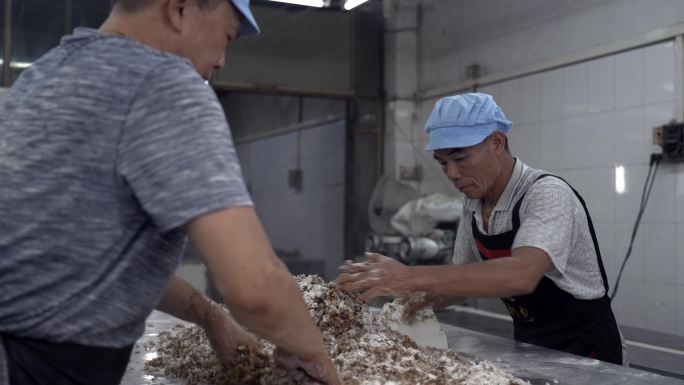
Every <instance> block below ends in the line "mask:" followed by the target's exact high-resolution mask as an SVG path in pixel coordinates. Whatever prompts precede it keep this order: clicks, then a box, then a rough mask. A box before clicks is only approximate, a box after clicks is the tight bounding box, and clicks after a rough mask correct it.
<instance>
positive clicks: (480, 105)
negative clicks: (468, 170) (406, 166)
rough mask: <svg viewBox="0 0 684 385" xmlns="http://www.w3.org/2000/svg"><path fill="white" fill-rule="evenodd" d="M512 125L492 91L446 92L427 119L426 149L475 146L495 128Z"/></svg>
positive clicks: (505, 129) (504, 129)
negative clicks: (450, 93)
mask: <svg viewBox="0 0 684 385" xmlns="http://www.w3.org/2000/svg"><path fill="white" fill-rule="evenodd" d="M512 125H513V122H511V121H510V120H508V119H506V115H504V113H503V111H501V108H499V106H497V105H496V102H495V101H494V98H492V96H491V95H488V94H482V93H469V94H462V95H454V96H447V97H444V98H441V99H439V100H438V101H437V103H436V104H435V108H433V109H432V113H431V114H430V117H429V118H428V120H427V122H426V123H425V132H427V133H428V143H427V145H426V146H425V150H427V151H434V150H441V149H445V148H463V147H470V146H474V145H476V144H478V143H481V142H482V141H483V140H485V138H486V137H488V136H489V135H490V134H491V133H492V132H494V131H502V132H504V133H506V132H508V130H509V129H510V128H511V126H512Z"/></svg>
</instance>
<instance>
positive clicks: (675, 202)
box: [414, 42, 684, 335]
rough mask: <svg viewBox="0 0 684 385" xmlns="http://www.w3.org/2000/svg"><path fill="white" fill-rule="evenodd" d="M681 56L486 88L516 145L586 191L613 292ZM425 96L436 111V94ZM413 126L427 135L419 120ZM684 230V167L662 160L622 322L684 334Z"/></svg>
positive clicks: (648, 56) (609, 62)
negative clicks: (619, 177)
mask: <svg viewBox="0 0 684 385" xmlns="http://www.w3.org/2000/svg"><path fill="white" fill-rule="evenodd" d="M674 62H675V57H674V44H673V43H672V42H666V43H661V44H657V45H654V46H649V47H645V48H640V49H636V50H633V51H628V52H624V53H620V54H618V55H614V56H609V57H605V58H601V59H597V60H593V61H590V62H585V63H580V64H575V65H572V66H568V67H564V68H560V69H555V70H552V71H548V72H543V73H540V74H536V75H531V76H527V77H524V78H519V79H515V80H511V81H507V82H504V83H500V84H496V85H493V86H489V87H484V88H482V89H481V90H480V91H482V92H487V93H491V94H493V95H494V97H495V99H496V100H497V102H498V103H499V105H500V106H501V107H502V108H503V110H504V111H505V113H506V114H507V116H508V117H509V118H510V119H512V120H513V122H514V126H513V128H512V129H511V131H510V132H509V137H510V141H511V149H512V151H513V153H514V154H515V155H516V156H518V157H520V158H521V159H522V160H523V161H524V162H525V163H527V164H528V165H530V166H533V167H537V168H542V169H545V170H548V171H551V172H554V173H557V174H558V175H560V176H562V177H564V178H565V179H566V180H568V182H570V183H571V184H572V185H573V186H574V187H575V188H576V189H577V190H578V191H579V192H580V193H581V194H582V195H583V196H584V198H585V200H586V201H587V204H588V206H589V210H590V213H591V214H592V217H593V219H594V222H595V224H596V229H597V233H598V237H599V242H600V245H601V250H602V253H603V258H604V263H605V266H606V269H607V274H608V277H609V281H610V282H609V283H610V285H611V290H612V287H613V286H614V285H615V280H616V277H617V273H618V270H619V268H620V264H621V263H622V260H623V258H624V256H625V252H626V250H627V245H628V243H629V237H630V235H631V231H632V227H633V223H634V220H635V218H636V214H637V208H638V204H639V199H640V197H641V191H642V188H643V184H644V181H645V178H646V173H647V171H648V160H649V155H650V153H651V151H652V134H651V133H652V131H651V129H652V127H655V126H657V125H662V124H664V123H667V122H668V121H669V120H671V119H672V118H674V115H675V93H674V79H675V74H674ZM424 104H425V106H423V107H422V109H423V110H424V109H427V110H428V111H429V109H430V108H431V107H432V105H433V104H434V101H430V102H427V103H424ZM423 115H424V114H423ZM423 121H424V120H423ZM421 122H422V121H421ZM419 123H420V122H419ZM414 130H415V133H414V137H415V136H419V135H423V134H422V133H421V130H422V128H421V124H417V125H416V126H414ZM415 143H418V140H416V141H415ZM428 163H429V159H428ZM616 165H622V166H624V167H625V170H626V191H625V193H624V194H618V193H616V190H615V167H616ZM426 167H428V168H429V167H432V168H433V169H434V168H435V167H434V166H430V165H429V164H428V165H427V166H426ZM435 175H436V178H439V177H441V176H440V175H439V174H435ZM441 178H443V177H441ZM426 183H428V184H430V185H431V186H432V184H433V183H434V182H433V181H432V180H428V181H427V182H426ZM431 188H434V187H431ZM423 190H425V191H424V192H427V190H429V189H428V188H423ZM683 230H684V165H673V164H663V165H661V167H660V169H659V170H658V174H657V178H656V181H655V185H654V187H653V191H652V193H651V197H650V200H649V203H648V207H647V209H646V212H645V214H644V217H643V220H642V223H641V227H640V230H639V233H638V236H637V238H636V241H635V245H634V250H633V252H632V256H631V258H630V260H629V261H628V263H627V266H626V268H625V272H624V274H623V278H622V282H621V284H620V289H619V294H618V296H617V298H616V300H615V301H614V310H615V312H616V316H617V317H618V322H620V323H622V324H626V325H629V326H635V327H642V328H646V329H650V330H654V331H659V332H665V333H672V334H680V335H684V309H683V308H684V298H683V295H684V241H681V240H679V239H678V238H680V235H681V234H684V233H683Z"/></svg>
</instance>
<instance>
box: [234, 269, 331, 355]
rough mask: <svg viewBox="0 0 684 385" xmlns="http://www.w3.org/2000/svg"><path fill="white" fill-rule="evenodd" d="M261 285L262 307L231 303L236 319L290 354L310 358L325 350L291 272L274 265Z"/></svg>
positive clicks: (321, 338)
mask: <svg viewBox="0 0 684 385" xmlns="http://www.w3.org/2000/svg"><path fill="white" fill-rule="evenodd" d="M270 275H271V277H270V279H269V280H268V281H267V282H269V284H268V285H267V286H266V287H262V288H261V290H262V293H261V294H262V295H263V298H264V304H263V308H262V309H261V310H260V311H254V309H250V308H241V307H240V306H239V304H238V305H233V306H230V308H231V313H232V314H233V316H234V317H235V319H236V320H238V322H240V323H241V324H243V325H249V328H250V329H251V330H252V331H253V332H255V333H256V334H258V335H260V336H262V337H263V338H265V339H267V340H269V341H271V342H272V343H274V344H275V345H277V346H279V347H281V348H284V349H286V350H287V351H289V352H290V353H292V354H295V355H298V356H302V357H309V356H313V355H317V354H320V353H321V352H322V351H324V349H325V347H324V344H323V337H322V335H321V333H320V331H319V330H318V329H317V328H316V326H315V325H314V323H313V321H312V320H311V316H310V315H309V311H308V308H307V307H306V304H305V303H304V300H303V299H302V295H301V292H300V290H299V287H298V286H297V284H296V282H295V281H294V280H293V279H292V275H290V273H289V272H288V271H287V269H286V268H285V267H284V266H283V267H282V268H276V270H275V271H273V272H272V273H271V274H270Z"/></svg>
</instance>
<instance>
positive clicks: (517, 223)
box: [513, 174, 608, 297]
mask: <svg viewBox="0 0 684 385" xmlns="http://www.w3.org/2000/svg"><path fill="white" fill-rule="evenodd" d="M549 176H550V177H553V178H556V179H560V180H562V181H563V182H564V183H565V184H567V185H568V187H570V189H571V190H572V192H573V193H575V196H576V197H577V199H579V201H580V204H582V208H583V209H584V213H585V214H586V216H587V222H588V223H589V233H591V240H592V242H594V250H595V251H596V261H597V262H598V265H599V270H600V271H601V278H602V279H603V288H604V289H605V291H606V293H605V296H606V297H607V296H608V277H607V275H606V270H605V269H604V267H603V258H601V250H600V249H599V244H598V239H597V237H596V231H595V230H594V223H593V222H592V220H591V215H589V210H588V209H587V204H586V203H585V202H584V199H583V198H582V196H581V195H580V194H579V193H578V192H577V190H575V188H574V187H572V185H571V184H570V183H568V182H567V181H566V180H565V179H563V178H561V177H559V176H558V175H553V174H541V175H539V176H538V177H537V179H535V181H534V182H532V183H533V184H534V183H536V182H537V181H538V180H539V179H542V178H546V177H549ZM526 194H527V192H525V194H523V196H522V197H521V198H520V199H519V200H518V203H516V204H515V208H514V209H513V228H514V229H518V228H519V227H520V206H521V204H522V201H523V199H524V198H525V195H526Z"/></svg>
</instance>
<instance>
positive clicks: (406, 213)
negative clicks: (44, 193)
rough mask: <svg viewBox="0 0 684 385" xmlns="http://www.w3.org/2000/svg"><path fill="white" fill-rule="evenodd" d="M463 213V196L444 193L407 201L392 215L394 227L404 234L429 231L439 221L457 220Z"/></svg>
mask: <svg viewBox="0 0 684 385" xmlns="http://www.w3.org/2000/svg"><path fill="white" fill-rule="evenodd" d="M462 213H463V197H454V196H449V195H446V194H442V193H437V194H431V195H427V196H425V197H422V198H417V199H414V200H411V201H409V202H406V204H404V205H403V206H402V207H401V208H400V209H399V211H397V213H396V214H394V216H393V217H392V220H391V223H392V227H393V228H394V229H395V230H397V231H398V232H399V233H401V234H402V235H404V236H411V235H413V236H416V235H421V234H423V233H425V232H426V231H429V230H431V229H433V228H435V226H437V224H438V223H439V222H456V221H458V219H459V218H461V214H462Z"/></svg>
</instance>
